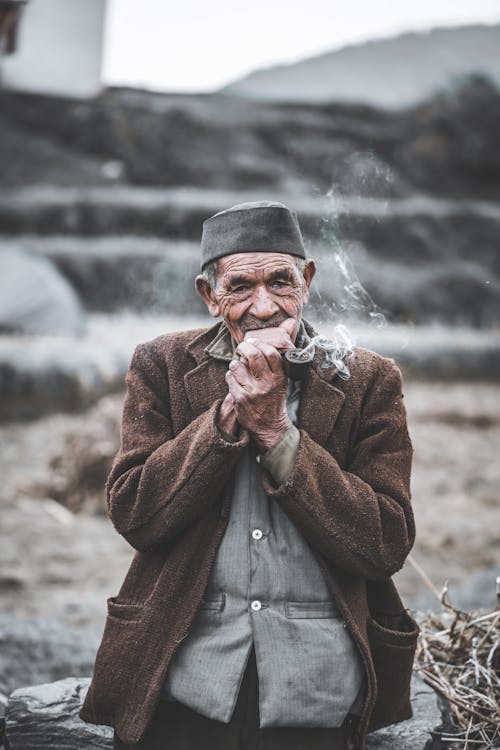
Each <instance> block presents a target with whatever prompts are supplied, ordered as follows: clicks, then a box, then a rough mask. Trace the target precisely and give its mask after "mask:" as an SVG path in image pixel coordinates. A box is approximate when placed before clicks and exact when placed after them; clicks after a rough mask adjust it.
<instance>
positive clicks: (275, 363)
mask: <svg viewBox="0 0 500 750" xmlns="http://www.w3.org/2000/svg"><path fill="white" fill-rule="evenodd" d="M257 347H258V348H259V350H260V352H261V354H262V356H263V357H264V358H265V360H266V362H267V366H268V368H269V369H270V370H271V372H273V373H279V372H280V371H283V368H284V365H283V357H282V356H281V354H280V352H279V351H278V350H277V349H276V348H275V347H274V346H271V344H266V343H265V342H264V341H259V343H258V344H257Z"/></svg>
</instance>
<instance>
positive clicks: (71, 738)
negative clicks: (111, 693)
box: [6, 677, 113, 750]
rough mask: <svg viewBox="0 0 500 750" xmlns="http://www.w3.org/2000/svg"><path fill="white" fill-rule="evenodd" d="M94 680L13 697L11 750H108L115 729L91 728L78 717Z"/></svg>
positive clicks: (20, 690) (26, 691)
mask: <svg viewBox="0 0 500 750" xmlns="http://www.w3.org/2000/svg"><path fill="white" fill-rule="evenodd" d="M89 684H90V678H86V679H81V678H80V679H78V678H76V677H67V678H66V679H65V680H58V681H57V682H52V683H45V684H43V685H34V686H33V687H23V688H18V689H17V690H14V692H13V693H12V694H11V695H10V696H9V704H8V706H7V713H6V727H7V738H8V740H9V743H10V747H11V750H38V749H40V750H41V749H42V748H47V750H71V748H74V750H80V748H85V750H93V749H94V748H95V750H105V748H112V747H113V729H112V727H105V726H97V725H95V724H87V723H86V722H84V721H82V720H81V719H80V717H79V716H78V711H79V710H80V707H81V705H82V702H83V699H84V697H85V694H86V692H87V690H88V686H89Z"/></svg>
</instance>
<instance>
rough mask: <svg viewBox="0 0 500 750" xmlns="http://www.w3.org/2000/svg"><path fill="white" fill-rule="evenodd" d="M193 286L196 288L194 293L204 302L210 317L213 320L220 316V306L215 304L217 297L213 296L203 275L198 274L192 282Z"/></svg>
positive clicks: (212, 291)
mask: <svg viewBox="0 0 500 750" xmlns="http://www.w3.org/2000/svg"><path fill="white" fill-rule="evenodd" d="M194 284H195V287H196V291H197V292H198V294H199V295H200V297H202V299H203V300H204V301H205V304H206V306H207V307H208V311H209V313H210V315H212V317H214V318H217V317H218V316H219V315H220V305H219V303H218V302H217V297H216V296H215V294H214V290H213V289H212V287H211V286H210V284H209V283H208V281H207V280H206V278H205V277H204V276H203V274H201V273H200V274H199V275H198V276H197V277H196V279H195V280H194Z"/></svg>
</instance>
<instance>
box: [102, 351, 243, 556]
mask: <svg viewBox="0 0 500 750" xmlns="http://www.w3.org/2000/svg"><path fill="white" fill-rule="evenodd" d="M147 346H148V345H147V344H141V345H139V346H138V347H136V349H135V351H134V354H133V357H132V360H131V363H130V366H129V369H128V372H127V375H126V379H125V382H126V385H127V393H126V397H125V403H124V407H123V417H122V425H121V440H120V449H119V451H118V453H117V455H116V456H115V459H114V461H113V464H112V466H111V470H110V473H109V475H108V478H107V482H106V497H107V507H108V516H109V518H110V519H111V521H112V523H113V525H114V527H115V529H116V530H117V531H118V532H119V533H120V534H121V535H122V536H123V537H124V538H125V539H126V540H127V541H128V542H129V544H131V545H132V546H133V547H134V548H135V549H137V550H139V551H141V552H147V551H150V550H153V549H155V548H157V547H159V546H161V545H165V544H169V542H170V541H171V540H173V539H174V537H176V536H177V535H178V534H179V533H180V532H181V531H183V529H185V528H186V527H187V526H188V525H189V524H191V523H192V522H193V521H195V520H197V519H199V518H200V517H201V516H202V515H203V514H204V513H205V512H206V511H207V510H208V509H209V507H210V506H211V505H212V504H213V503H214V501H215V500H216V499H217V498H219V497H220V493H221V489H222V487H223V486H224V484H225V482H226V481H227V480H228V479H229V477H230V474H231V471H232V468H233V466H234V464H235V462H236V461H237V460H238V457H239V455H240V452H241V451H242V450H243V449H244V448H245V446H246V445H247V444H248V439H249V438H248V433H247V432H246V431H243V433H242V435H241V437H240V439H239V440H237V441H236V442H227V441H225V440H224V438H223V437H222V434H221V433H220V432H219V430H218V429H217V426H216V421H217V417H218V410H219V407H220V404H221V403H222V400H221V399H219V400H217V401H216V402H215V403H214V404H213V405H212V406H211V407H210V409H208V410H207V411H205V412H203V413H202V414H200V415H199V416H198V417H196V418H195V419H194V420H193V421H192V422H191V423H190V424H189V425H187V427H185V428H184V429H183V430H182V431H181V432H180V433H179V434H178V435H175V436H174V434H173V430H172V422H171V418H170V403H169V388H168V373H167V368H166V367H160V366H159V365H158V364H157V363H156V361H155V360H154V358H153V356H152V354H151V353H150V352H149V351H148V348H147Z"/></svg>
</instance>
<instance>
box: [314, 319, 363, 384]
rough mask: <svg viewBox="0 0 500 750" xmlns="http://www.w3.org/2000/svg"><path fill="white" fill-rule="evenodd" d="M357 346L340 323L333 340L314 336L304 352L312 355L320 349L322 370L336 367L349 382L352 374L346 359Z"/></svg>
mask: <svg viewBox="0 0 500 750" xmlns="http://www.w3.org/2000/svg"><path fill="white" fill-rule="evenodd" d="M355 345H356V342H355V339H354V337H353V335H352V334H351V332H350V331H349V330H348V328H346V326H345V325H343V324H342V323H339V324H338V325H336V326H335V328H334V335H333V337H332V338H327V337H326V336H313V338H312V339H311V341H310V342H309V343H308V344H307V346H305V347H304V349H303V351H304V352H306V353H307V354H310V353H311V352H312V351H314V350H315V349H320V350H321V352H322V353H323V360H322V362H321V367H322V369H326V368H328V367H335V369H336V371H337V374H338V375H339V377H341V378H342V379H343V380H348V379H349V378H350V376H351V373H350V370H349V367H348V366H347V364H346V362H344V359H345V358H346V357H347V355H348V354H350V353H351V352H352V350H353V348H354V347H355Z"/></svg>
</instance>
